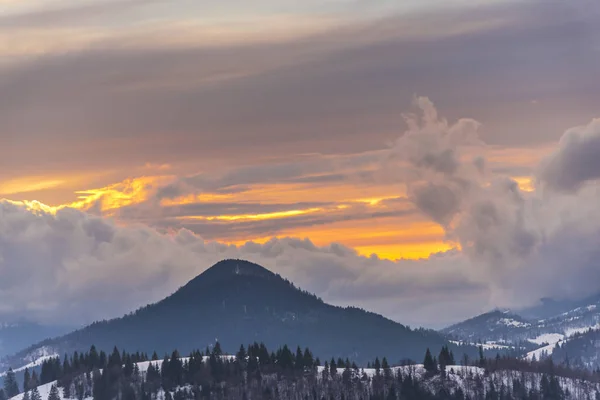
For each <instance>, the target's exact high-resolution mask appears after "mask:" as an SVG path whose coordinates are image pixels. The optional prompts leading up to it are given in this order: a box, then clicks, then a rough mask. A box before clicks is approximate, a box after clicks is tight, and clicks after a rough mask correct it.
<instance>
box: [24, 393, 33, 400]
mask: <svg viewBox="0 0 600 400" xmlns="http://www.w3.org/2000/svg"><path fill="white" fill-rule="evenodd" d="M30 399H31V397H30V396H29V392H27V391H26V392H23V400H30Z"/></svg>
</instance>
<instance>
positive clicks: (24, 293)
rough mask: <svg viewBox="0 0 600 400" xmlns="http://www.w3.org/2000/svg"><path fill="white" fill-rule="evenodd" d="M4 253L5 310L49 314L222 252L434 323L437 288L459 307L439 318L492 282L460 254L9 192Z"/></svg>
mask: <svg viewBox="0 0 600 400" xmlns="http://www.w3.org/2000/svg"><path fill="white" fill-rule="evenodd" d="M0 256H1V257H0V275H1V276H2V281H1V282H0V304H1V305H2V306H0V315H5V316H6V315H21V316H22V315H28V316H30V317H31V318H33V319H35V320H37V321H41V322H45V323H59V322H60V323H86V322H91V321H92V320H95V319H100V318H107V317H114V316H118V315H121V314H123V313H125V312H128V311H131V310H133V309H135V308H136V307H139V306H142V305H145V304H146V303H148V302H150V301H156V300H159V299H161V298H162V297H164V296H166V295H168V294H170V293H171V292H173V291H174V290H176V289H177V288H178V287H179V286H181V285H183V284H184V283H185V282H187V280H189V279H191V278H193V277H194V276H196V275H197V274H199V273H201V272H202V271H203V270H205V269H206V268H208V267H209V266H211V265H212V264H214V263H215V262H217V261H219V260H221V259H224V258H244V259H248V260H252V261H255V262H258V263H260V264H262V265H264V266H266V267H268V268H270V269H272V270H273V271H275V272H278V273H281V274H282V275H283V276H284V277H286V278H289V279H291V280H293V281H294V282H296V283H297V284H299V285H300V286H301V287H303V288H305V289H307V290H310V291H314V292H316V293H317V294H318V295H320V296H322V297H323V298H324V299H325V300H327V301H332V302H334V303H339V304H356V305H360V306H364V307H366V308H369V309H374V310H377V311H380V312H385V313H386V314H387V315H388V316H390V317H393V318H395V319H399V320H402V321H404V322H405V323H415V324H429V323H430V321H431V320H432V318H433V315H432V311H431V310H429V311H428V312H423V313H421V314H419V313H418V310H419V307H420V306H419V304H421V306H422V307H424V308H426V307H427V306H429V305H430V304H428V302H427V301H426V298H427V296H429V295H428V293H431V291H435V292H436V295H437V296H438V297H443V298H445V300H446V301H448V302H449V303H450V304H453V305H454V306H455V311H456V313H449V314H448V315H447V316H446V318H445V319H439V320H437V321H436V323H437V325H441V324H444V323H449V322H451V321H452V320H455V319H456V318H462V317H464V316H466V315H468V313H470V312H475V311H479V309H480V307H481V302H485V298H486V291H487V288H486V287H485V286H484V285H483V284H482V283H481V282H477V281H476V280H475V279H474V278H473V277H472V276H471V275H470V274H469V273H468V271H467V264H466V263H465V260H464V259H463V257H462V256H461V255H460V254H458V253H452V252H451V253H447V254H440V255H436V256H433V257H431V258H430V259H429V260H427V261H411V260H404V261H396V262H393V261H389V260H381V259H379V258H377V257H363V256H359V255H358V254H357V253H356V252H355V251H354V250H353V249H351V248H348V247H345V246H343V245H339V244H335V243H334V244H331V245H328V246H322V247H319V246H316V245H314V244H313V243H312V242H311V241H310V240H308V239H294V238H279V239H276V238H274V239H272V240H270V241H268V242H267V243H265V244H258V243H253V242H248V243H246V244H245V245H242V246H233V245H225V244H221V243H218V242H212V241H205V240H203V239H202V238H201V237H200V236H197V235H196V234H194V233H192V232H191V231H189V230H187V229H181V230H179V231H177V232H176V233H171V234H161V233H159V232H157V231H156V230H154V229H152V228H149V227H147V226H118V225H116V224H115V223H113V222H112V221H110V220H109V219H106V218H103V217H97V216H92V215H89V214H86V213H84V212H81V211H78V210H74V209H62V210H59V211H58V212H57V213H56V214H51V213H46V212H44V211H40V210H37V211H35V210H32V209H30V208H27V207H25V206H22V205H16V204H13V203H10V202H7V201H1V202H0ZM474 299H477V302H473V301H474ZM473 304H478V305H477V306H476V307H474V306H473ZM392 305H393V307H392ZM415 310H417V314H414V311H415Z"/></svg>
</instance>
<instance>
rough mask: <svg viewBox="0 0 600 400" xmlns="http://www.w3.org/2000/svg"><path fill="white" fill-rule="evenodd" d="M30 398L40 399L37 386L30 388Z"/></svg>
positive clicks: (32, 399) (33, 399)
mask: <svg viewBox="0 0 600 400" xmlns="http://www.w3.org/2000/svg"><path fill="white" fill-rule="evenodd" d="M30 399H31V400H42V396H40V392H39V391H38V388H37V386H36V387H34V388H33V389H31V396H30Z"/></svg>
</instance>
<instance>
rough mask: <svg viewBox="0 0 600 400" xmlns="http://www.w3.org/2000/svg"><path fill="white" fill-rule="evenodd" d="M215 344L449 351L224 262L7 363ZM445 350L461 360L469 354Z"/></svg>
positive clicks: (328, 351) (360, 357)
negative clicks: (161, 295)
mask: <svg viewBox="0 0 600 400" xmlns="http://www.w3.org/2000/svg"><path fill="white" fill-rule="evenodd" d="M217 340H218V341H219V342H220V344H221V346H222V347H223V348H224V349H225V350H226V351H229V352H232V353H233V352H235V351H237V349H238V347H239V345H240V343H250V342H254V341H257V342H264V343H265V344H266V345H267V346H268V347H270V348H276V347H278V346H283V345H284V344H287V345H290V346H296V345H300V346H302V347H305V346H308V347H310V348H311V349H312V350H313V351H314V352H315V354H318V355H320V356H321V357H327V358H330V357H336V358H338V357H342V358H346V357H348V358H350V359H352V360H355V361H357V362H362V361H364V362H366V361H367V360H372V359H373V358H375V357H376V356H381V355H385V356H387V357H388V359H389V360H390V361H392V360H393V361H399V360H401V359H407V358H410V359H414V360H420V359H421V358H422V357H423V354H424V352H425V350H426V348H427V347H430V348H432V350H434V351H436V352H437V351H439V349H440V348H441V346H443V345H445V344H447V343H448V342H447V341H446V340H445V338H444V337H443V336H442V335H440V334H439V333H437V332H435V331H432V330H425V329H417V330H412V329H409V328H408V327H406V326H404V325H401V324H399V323H397V322H394V321H391V320H389V319H387V318H384V317H382V316H381V315H377V314H374V313H371V312H367V311H364V310H362V309H358V308H354V307H346V308H342V307H336V306H332V305H329V304H326V303H324V302H323V301H322V300H321V299H319V298H317V297H316V296H315V295H312V294H310V293H308V292H306V291H303V290H300V289H298V288H296V287H295V286H294V285H293V284H292V283H290V282H289V281H287V280H285V279H283V278H282V277H280V276H279V275H276V274H274V273H272V272H271V271H269V270H267V269H265V268H263V267H261V266H259V265H257V264H253V263H250V262H247V261H242V260H224V261H221V262H219V263H217V264H215V265H214V266H213V267H211V268H209V269H208V270H206V271H205V272H204V273H202V274H201V275H199V276H197V277H196V278H194V279H193V280H191V281H190V282H189V283H188V284H186V285H185V286H183V287H181V288H180V289H179V290H177V291H176V292H175V293H174V294H172V295H171V296H169V297H167V298H165V299H164V300H162V301H160V302H158V303H155V304H152V305H149V306H146V307H144V308H141V309H139V310H137V311H135V312H134V313H131V314H128V315H126V316H124V317H122V318H117V319H112V320H109V321H102V322H96V323H93V324H91V325H89V326H87V327H85V328H83V329H80V330H77V331H74V332H72V333H69V334H68V335H65V336H61V337H58V338H55V339H51V340H46V341H44V342H41V343H39V344H37V345H34V346H32V347H30V348H28V349H26V350H24V351H21V352H20V353H19V354H17V355H16V356H14V357H12V358H11V359H9V360H8V362H10V363H11V364H12V365H13V366H16V365H19V363H20V362H22V360H23V358H26V357H29V358H30V359H31V354H32V353H36V352H38V353H40V349H44V351H43V353H44V354H49V353H52V352H54V353H56V354H63V353H65V352H72V351H74V350H79V351H83V350H87V349H89V347H90V346H91V345H92V344H94V345H96V347H97V348H99V349H104V350H107V351H110V350H112V348H113V346H117V347H119V348H120V349H126V350H128V351H138V350H139V351H144V352H152V351H155V350H156V351H157V352H158V354H164V353H170V352H171V351H172V350H173V349H174V348H177V349H179V350H180V351H181V352H182V353H183V354H186V353H188V352H190V351H191V350H193V349H196V348H198V346H210V345H212V344H214V343H215V341H217ZM451 347H452V348H454V349H455V352H457V354H461V355H462V353H463V350H469V349H461V350H460V351H459V349H458V348H457V347H456V346H451ZM471 350H473V349H472V348H471Z"/></svg>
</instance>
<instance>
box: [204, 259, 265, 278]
mask: <svg viewBox="0 0 600 400" xmlns="http://www.w3.org/2000/svg"><path fill="white" fill-rule="evenodd" d="M211 274H216V275H221V276H232V275H253V276H262V277H265V278H271V277H274V276H276V275H275V274H274V273H273V272H271V271H269V270H268V269H266V268H265V267H262V266H260V265H258V264H255V263H253V262H250V261H246V260H239V259H232V258H230V259H225V260H221V261H219V262H218V263H216V264H215V265H213V266H212V267H210V268H209V269H207V270H206V271H204V272H203V273H202V274H200V276H206V275H211Z"/></svg>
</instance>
